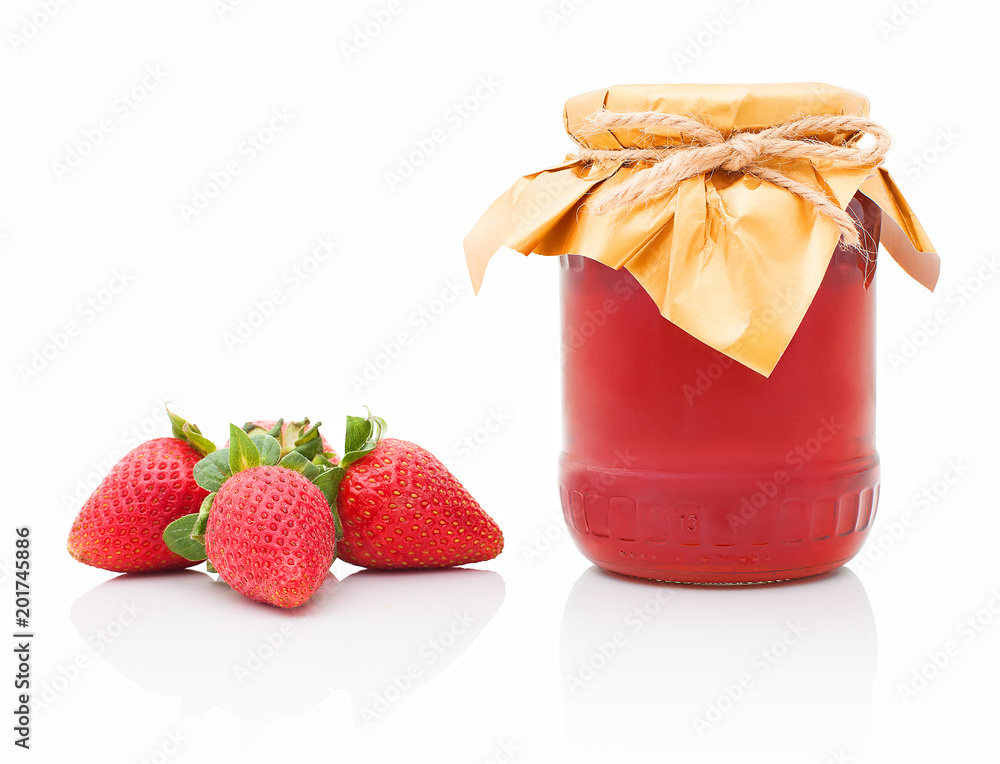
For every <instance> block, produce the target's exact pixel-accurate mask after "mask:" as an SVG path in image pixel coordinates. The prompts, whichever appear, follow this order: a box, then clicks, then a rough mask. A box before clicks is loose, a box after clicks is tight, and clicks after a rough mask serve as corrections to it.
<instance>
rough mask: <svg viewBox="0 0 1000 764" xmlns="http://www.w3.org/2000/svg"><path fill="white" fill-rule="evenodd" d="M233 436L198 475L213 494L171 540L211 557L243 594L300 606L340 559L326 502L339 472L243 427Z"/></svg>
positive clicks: (174, 529)
mask: <svg viewBox="0 0 1000 764" xmlns="http://www.w3.org/2000/svg"><path fill="white" fill-rule="evenodd" d="M229 433H230V434H229V438H230V446H229V447H228V448H224V449H222V450H220V451H216V452H214V453H212V454H209V455H208V456H206V457H205V458H204V459H202V460H201V461H200V462H198V464H197V465H195V468H194V475H195V478H196V479H197V481H198V484H199V485H200V486H201V487H202V488H204V489H206V490H207V491H212V493H210V494H208V496H207V497H206V498H205V500H204V502H203V503H202V505H201V509H200V510H199V511H198V512H197V513H193V514H190V515H187V516H185V517H182V518H180V519H179V520H177V521H176V522H174V523H172V524H171V525H170V526H169V527H168V528H167V529H166V530H165V531H164V539H165V540H166V542H167V544H168V545H169V546H170V548H171V549H173V550H174V551H176V552H178V553H179V554H181V555H182V556H185V557H188V558H190V559H205V558H206V557H207V558H208V561H209V563H210V564H211V565H212V567H213V569H214V570H215V571H216V572H218V574H219V575H220V576H221V577H222V579H223V580H224V581H225V582H226V583H228V584H229V585H230V586H231V587H232V588H233V589H235V590H236V591H238V592H239V593H240V594H243V595H245V596H246V597H249V598H250V599H252V600H256V601H258V602H266V603H268V604H270V605H276V606H278V607H285V608H289V607H297V606H298V605H301V604H302V603H303V602H305V601H306V600H308V599H309V597H311V596H312V594H313V592H315V591H316V590H317V589H318V588H319V587H320V585H321V584H322V583H323V581H324V579H325V578H326V574H327V571H329V569H330V565H331V564H332V563H333V560H334V558H335V556H336V537H337V533H338V525H337V522H336V519H335V517H334V514H333V512H332V510H331V503H330V499H329V498H328V495H327V494H328V493H330V492H331V491H332V488H333V485H334V483H333V480H332V474H333V470H332V468H330V467H328V466H324V465H321V464H313V463H312V462H310V461H309V460H307V459H306V457H305V456H303V455H302V454H301V453H299V452H297V451H291V452H289V453H287V454H286V455H285V456H284V457H282V456H281V445H280V443H279V442H278V440H277V439H276V438H274V437H273V436H271V435H269V434H266V433H257V434H255V435H253V436H251V435H248V434H247V433H246V432H244V431H243V430H242V429H240V428H239V427H237V426H236V425H230V428H229ZM317 458H318V459H321V458H322V457H321V456H317Z"/></svg>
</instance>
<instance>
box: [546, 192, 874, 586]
mask: <svg viewBox="0 0 1000 764" xmlns="http://www.w3.org/2000/svg"><path fill="white" fill-rule="evenodd" d="M849 209H850V211H851V212H852V213H853V214H854V216H855V217H856V218H858V219H859V221H861V222H862V227H863V228H864V233H863V235H862V238H863V240H864V241H865V242H867V244H866V245H865V247H866V249H864V250H862V251H861V252H854V251H848V250H845V249H843V248H841V247H838V248H837V249H836V251H835V252H834V253H833V256H832V258H831V260H830V264H829V267H828V268H827V271H826V274H825V276H824V279H823V282H822V284H821V286H820V288H819V291H818V292H817V293H816V296H815V298H814V300H813V302H812V304H811V306H810V307H809V310H808V311H807V313H806V315H805V317H804V319H803V320H802V323H801V324H800V325H799V328H798V330H797V332H796V334H795V336H794V337H793V338H792V340H791V343H790V344H789V345H788V347H787V349H786V350H785V353H784V355H783V356H782V357H781V360H780V361H779V362H778V365H777V367H776V368H775V369H774V371H773V372H772V373H771V375H770V376H769V377H764V376H762V375H760V374H758V373H757V372H755V371H752V370H750V369H749V368H747V367H745V366H743V365H741V364H740V363H738V362H736V361H734V360H732V359H730V358H729V357H727V356H725V355H723V354H722V353H720V352H718V351H716V350H714V349H713V348H711V347H709V346H708V345H705V344H704V343H702V342H701V341H699V340H697V339H695V338H694V337H692V336H690V335H688V334H687V333H685V332H684V331H682V330H681V329H679V328H678V327H676V326H675V325H674V324H672V323H670V322H669V321H668V320H667V319H665V318H663V317H662V316H661V315H660V313H659V311H658V309H657V307H656V305H655V303H654V302H653V301H652V299H651V298H650V297H649V296H648V295H647V294H646V292H645V291H644V290H643V289H642V287H641V286H639V284H638V283H637V282H636V280H635V279H634V278H633V277H632V275H631V274H629V273H628V272H627V271H626V270H624V269H623V270H620V271H616V270H613V269H611V268H609V267H607V266H605V265H603V264H601V263H598V262H597V261H595V260H590V259H587V258H583V257H579V256H575V255H569V256H562V257H561V258H560V261H561V276H562V294H563V299H562V304H563V372H564V385H563V408H564V417H563V420H564V423H565V424H564V427H565V441H564V450H563V453H562V455H561V458H560V492H561V496H562V506H563V512H564V514H565V516H566V520H567V523H568V526H569V528H570V532H571V535H572V536H573V538H574V540H575V542H576V544H577V546H578V547H579V548H580V550H581V551H582V552H583V553H584V554H585V555H586V556H587V557H588V558H589V559H590V560H591V561H592V562H594V563H596V564H597V565H600V566H601V567H603V568H606V569H608V570H611V571H615V572H618V573H624V574H627V575H632V576H639V577H642V578H652V579H660V580H667V581H680V582H687V583H715V584H718V583H730V584H736V583H752V582H767V581H778V580H784V579H790V578H798V577H802V576H810V575H816V574H819V573H823V572H825V571H828V570H832V569H833V568H836V567H838V566H840V565H843V564H844V563H845V562H847V561H848V560H849V559H850V558H851V557H852V556H853V555H854V554H855V553H856V552H857V551H858V549H859V548H860V547H861V545H862V543H863V542H864V539H865V536H866V535H867V533H868V529H869V528H870V526H871V522H872V519H873V517H874V514H875V508H876V505H877V502H878V481H879V467H878V464H879V462H878V454H877V453H876V451H875V427H874V425H875V357H874V330H875V288H874V284H870V283H867V282H869V281H870V279H871V277H872V270H873V267H874V260H875V256H876V249H877V244H875V242H877V241H878V238H879V222H880V211H879V209H878V207H877V206H875V205H874V204H873V203H871V202H869V201H868V200H867V199H865V198H864V197H861V196H860V195H858V196H856V197H855V199H854V200H853V201H852V202H851V206H850V208H849ZM775 309H776V310H780V309H781V306H780V305H776V306H775Z"/></svg>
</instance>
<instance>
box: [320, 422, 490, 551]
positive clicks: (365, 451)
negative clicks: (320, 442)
mask: <svg viewBox="0 0 1000 764" xmlns="http://www.w3.org/2000/svg"><path fill="white" fill-rule="evenodd" d="M384 426H385V423H384V422H383V421H382V420H381V419H377V418H375V417H371V418H369V419H367V420H362V419H360V418H358V417H348V436H347V442H346V443H345V447H344V450H345V452H346V453H345V456H344V458H343V461H342V462H341V466H340V467H339V468H338V471H343V476H342V478H341V479H340V486H339V491H338V493H337V512H338V514H339V516H340V520H341V522H342V523H343V526H344V538H343V541H342V542H341V544H340V545H339V546H338V555H339V557H340V559H342V560H345V561H347V562H349V563H351V564H353V565H361V566H364V567H366V568H379V569H393V568H443V567H450V566H453V565H465V564H466V563H472V562H482V561H484V560H492V559H493V558H494V557H496V556H497V555H498V554H500V552H501V550H502V549H503V534H502V533H501V532H500V528H499V527H498V526H497V524H496V523H495V522H494V521H493V519H492V518H491V517H490V516H489V515H487V514H486V513H485V512H484V511H483V509H482V507H480V506H479V503H478V502H477V501H476V500H475V499H474V498H472V496H471V495H470V494H469V492H468V491H467V490H465V488H464V487H463V486H462V484H461V483H459V482H458V480H457V479H456V478H455V476H454V475H452V474H451V472H449V471H448V468H447V467H445V466H444V465H443V464H442V463H441V462H440V461H439V460H438V459H437V458H436V457H435V456H433V455H432V454H431V453H429V452H428V451H427V450H426V449H424V448H421V447H420V446H418V445H416V444H414V443H410V442H408V441H405V440H396V439H394V438H386V439H384V440H382V439H380V437H381V432H382V429H383V428H384Z"/></svg>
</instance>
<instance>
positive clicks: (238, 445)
mask: <svg viewBox="0 0 1000 764" xmlns="http://www.w3.org/2000/svg"><path fill="white" fill-rule="evenodd" d="M318 426H319V425H318V424H317V425H315V426H314V427H313V428H311V432H312V433H315V435H310V436H308V437H309V440H308V441H307V442H311V440H312V439H313V438H315V441H316V443H318V444H319V446H320V449H319V451H318V452H317V453H316V454H315V456H314V457H313V459H312V460H310V459H309V458H307V457H306V455H304V454H303V453H302V451H299V450H295V449H293V450H290V451H288V452H287V453H285V454H282V452H281V451H282V449H281V443H280V442H279V440H278V439H277V438H276V437H274V435H272V434H271V433H270V432H263V431H261V432H256V433H255V434H253V435H250V434H248V433H247V432H246V431H245V430H244V429H243V428H240V427H237V426H236V425H235V424H231V425H229V446H228V447H227V448H223V449H219V450H217V451H212V452H211V453H208V454H206V456H205V458H204V459H202V460H201V461H199V462H198V463H197V464H195V465H194V479H195V482H197V483H198V485H200V486H201V487H202V488H204V489H205V490H206V491H208V492H209V494H208V496H206V497H205V500H204V501H203V502H202V504H201V509H200V510H199V511H198V512H193V513H191V514H189V515H185V516H184V517H181V518H179V519H177V520H175V521H174V522H172V523H170V525H168V526H167V527H166V528H165V529H164V531H163V541H164V543H166V545H167V547H169V549H170V550H171V551H172V552H174V553H175V554H179V555H180V556H181V557H184V558H185V559H188V560H204V559H205V558H206V554H205V529H206V528H207V527H208V517H209V514H210V513H211V511H212V505H213V503H214V501H215V496H216V493H218V491H219V489H220V488H222V486H223V485H224V484H225V482H226V481H227V480H229V478H231V477H232V476H233V475H236V474H237V473H240V472H244V471H246V470H249V469H253V468H254V467H261V466H266V467H284V468H285V469H290V470H294V471H295V472H298V473H300V474H302V475H303V476H304V477H305V478H306V479H307V480H309V481H310V482H311V483H313V484H314V485H316V487H317V488H319V489H320V491H321V492H322V493H323V496H324V498H326V501H327V505H328V506H329V508H330V513H331V514H332V515H333V522H334V527H335V529H336V538H337V540H338V541H339V540H340V539H342V538H343V537H344V531H343V527H342V526H341V523H340V518H339V517H338V516H337V509H336V507H337V503H336V500H337V488H338V487H339V485H340V477H342V475H343V471H342V470H341V471H340V472H339V473H338V470H339V469H340V468H339V467H336V466H334V465H333V464H332V462H330V460H329V459H328V458H327V457H326V456H325V455H324V454H323V453H322V441H321V440H320V439H319V434H318V429H317V428H318ZM275 427H276V429H277V430H278V431H279V433H280V429H281V422H280V421H279V422H278V423H277V424H276V425H275ZM257 429H260V428H257ZM289 429H290V428H289ZM271 432H273V430H272V431H271ZM301 439H302V438H299V439H298V440H301ZM373 447H374V446H373ZM310 448H315V446H310Z"/></svg>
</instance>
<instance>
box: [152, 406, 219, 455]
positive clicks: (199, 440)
mask: <svg viewBox="0 0 1000 764" xmlns="http://www.w3.org/2000/svg"><path fill="white" fill-rule="evenodd" d="M164 408H165V409H166V410H167V416H168V417H170V429H171V430H172V431H173V435H174V437H175V438H177V439H178V440H183V441H184V442H185V443H190V444H191V445H192V446H193V447H194V449H195V450H196V451H197V452H198V453H200V454H201V455H203V456H204V455H206V454H210V453H212V452H213V451H214V450H215V444H214V443H213V442H212V441H210V440H209V439H208V438H206V437H205V436H204V435H202V434H201V430H199V429H198V426H197V425H193V424H191V423H190V422H188V421H186V420H184V419H182V418H181V417H179V416H177V414H175V413H174V412H173V411H171V410H170V407H169V406H164Z"/></svg>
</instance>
